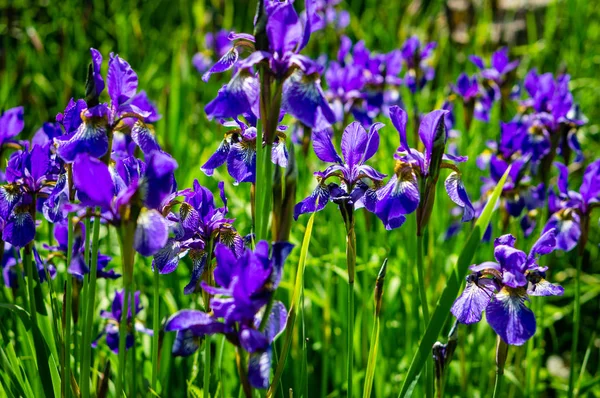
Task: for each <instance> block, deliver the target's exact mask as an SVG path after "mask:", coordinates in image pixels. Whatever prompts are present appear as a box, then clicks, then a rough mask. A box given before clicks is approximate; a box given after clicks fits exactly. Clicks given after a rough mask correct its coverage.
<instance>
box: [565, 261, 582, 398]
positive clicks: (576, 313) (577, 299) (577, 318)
mask: <svg viewBox="0 0 600 398" xmlns="http://www.w3.org/2000/svg"><path fill="white" fill-rule="evenodd" d="M583 252H584V250H583V249H580V250H579V254H578V255H577V260H576V265H575V267H576V268H575V270H576V271H575V296H574V299H573V306H574V307H573V336H572V338H571V366H570V370H569V391H568V394H567V396H568V397H572V396H576V395H577V394H576V391H575V373H576V367H577V366H576V364H577V345H578V344H579V326H580V323H581V265H582V262H583Z"/></svg>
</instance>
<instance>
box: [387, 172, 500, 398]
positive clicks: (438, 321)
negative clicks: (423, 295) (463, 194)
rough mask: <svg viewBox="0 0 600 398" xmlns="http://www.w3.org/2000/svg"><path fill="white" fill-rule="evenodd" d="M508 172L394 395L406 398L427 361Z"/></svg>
mask: <svg viewBox="0 0 600 398" xmlns="http://www.w3.org/2000/svg"><path fill="white" fill-rule="evenodd" d="M509 172H510V167H509V168H508V169H507V170H506V172H505V173H504V175H503V176H502V178H501V179H500V181H499V182H498V185H496V188H494V192H493V193H492V195H491V196H490V198H489V200H488V202H487V204H486V205H485V208H484V209H483V212H482V213H481V216H480V217H479V219H478V220H477V222H476V223H475V228H473V231H472V232H471V235H470V236H469V239H468V240H467V243H466V244H465V247H464V248H463V249H462V251H461V253H460V256H459V257H458V260H457V262H456V266H455V267H454V270H453V272H452V273H451V274H450V276H449V277H448V281H447V282H446V287H445V288H444V291H443V292H442V295H441V296H440V298H439V300H438V303H437V306H436V307H435V310H434V312H433V315H432V316H431V320H430V321H429V324H428V325H427V329H426V330H425V333H424V334H423V336H422V337H421V342H420V344H419V347H418V348H417V352H416V353H415V355H414V356H413V358H412V361H411V363H410V367H409V368H408V372H407V374H406V378H405V379H404V383H403V384H402V389H401V390H400V394H399V395H398V397H410V396H411V395H412V391H413V389H414V387H415V385H416V384H417V381H418V380H419V376H420V374H421V370H422V369H423V366H424V365H425V361H426V360H427V357H428V356H429V355H431V347H432V346H433V344H434V343H435V341H436V339H437V337H438V336H439V334H440V332H441V330H442V327H443V326H444V323H445V322H446V319H447V318H448V314H449V313H450V308H451V307H452V304H453V303H454V300H455V299H456V296H457V295H458V292H459V290H460V288H461V286H462V283H463V281H464V279H465V276H466V274H467V270H468V269H469V266H470V265H471V260H472V259H473V256H474V255H475V251H476V250H477V247H478V246H479V243H480V242H481V238H482V237H483V234H484V233H485V230H486V229H487V227H488V225H489V223H490V219H491V218H492V213H493V212H494V208H495V207H496V202H497V201H498V199H499V198H500V194H501V193H502V189H503V188H504V183H505V182H506V178H507V177H508V173H509Z"/></svg>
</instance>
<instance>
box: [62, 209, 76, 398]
mask: <svg viewBox="0 0 600 398" xmlns="http://www.w3.org/2000/svg"><path fill="white" fill-rule="evenodd" d="M68 219H69V224H68V230H67V236H68V238H67V269H68V268H69V265H70V264H71V256H72V252H73V214H71V213H69V215H68ZM72 306H73V278H72V277H71V275H69V273H68V272H67V292H66V298H65V304H64V308H65V318H64V320H63V322H64V339H63V341H64V347H63V350H64V351H63V356H64V363H65V374H64V377H63V380H62V381H63V394H64V396H65V398H69V397H70V396H71V388H70V385H71V309H72V308H71V307H72Z"/></svg>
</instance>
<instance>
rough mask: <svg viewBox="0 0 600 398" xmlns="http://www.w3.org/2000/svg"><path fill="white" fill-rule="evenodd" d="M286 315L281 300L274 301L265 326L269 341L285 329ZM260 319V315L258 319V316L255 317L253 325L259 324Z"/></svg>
mask: <svg viewBox="0 0 600 398" xmlns="http://www.w3.org/2000/svg"><path fill="white" fill-rule="evenodd" d="M261 315H262V314H261ZM287 317H288V313H287V310H286V308H285V305H283V303H282V302H281V301H275V302H274V303H273V308H272V309H271V314H270V315H269V319H268V320H267V326H266V327H265V335H266V337H267V340H268V341H269V343H271V342H273V341H274V340H275V339H276V338H277V336H279V335H280V334H281V333H282V332H283V331H284V330H285V326H286V322H287ZM261 320H262V317H260V320H259V318H258V317H257V318H255V321H254V323H255V326H257V325H256V324H257V323H258V325H260V321H261Z"/></svg>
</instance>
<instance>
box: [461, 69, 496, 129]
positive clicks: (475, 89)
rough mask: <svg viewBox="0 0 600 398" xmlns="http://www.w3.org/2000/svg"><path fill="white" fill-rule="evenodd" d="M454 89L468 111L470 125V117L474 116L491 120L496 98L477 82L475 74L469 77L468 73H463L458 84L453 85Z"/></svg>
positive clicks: (482, 119)
mask: <svg viewBox="0 0 600 398" xmlns="http://www.w3.org/2000/svg"><path fill="white" fill-rule="evenodd" d="M451 87H452V91H453V92H454V93H455V94H456V95H457V96H458V97H459V98H460V99H461V100H462V102H463V106H464V107H465V110H466V112H467V116H466V123H467V126H469V125H470V120H471V119H470V117H471V116H474V117H475V118H476V119H477V120H481V121H484V122H488V121H489V120H490V111H491V109H492V105H493V103H494V99H493V98H492V97H490V96H489V95H487V93H486V92H485V91H484V90H482V88H481V87H480V86H479V84H478V83H477V78H476V77H475V76H474V77H472V78H469V75H467V74H466V73H461V74H460V76H459V77H458V80H457V81H456V85H452V86H451Z"/></svg>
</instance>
